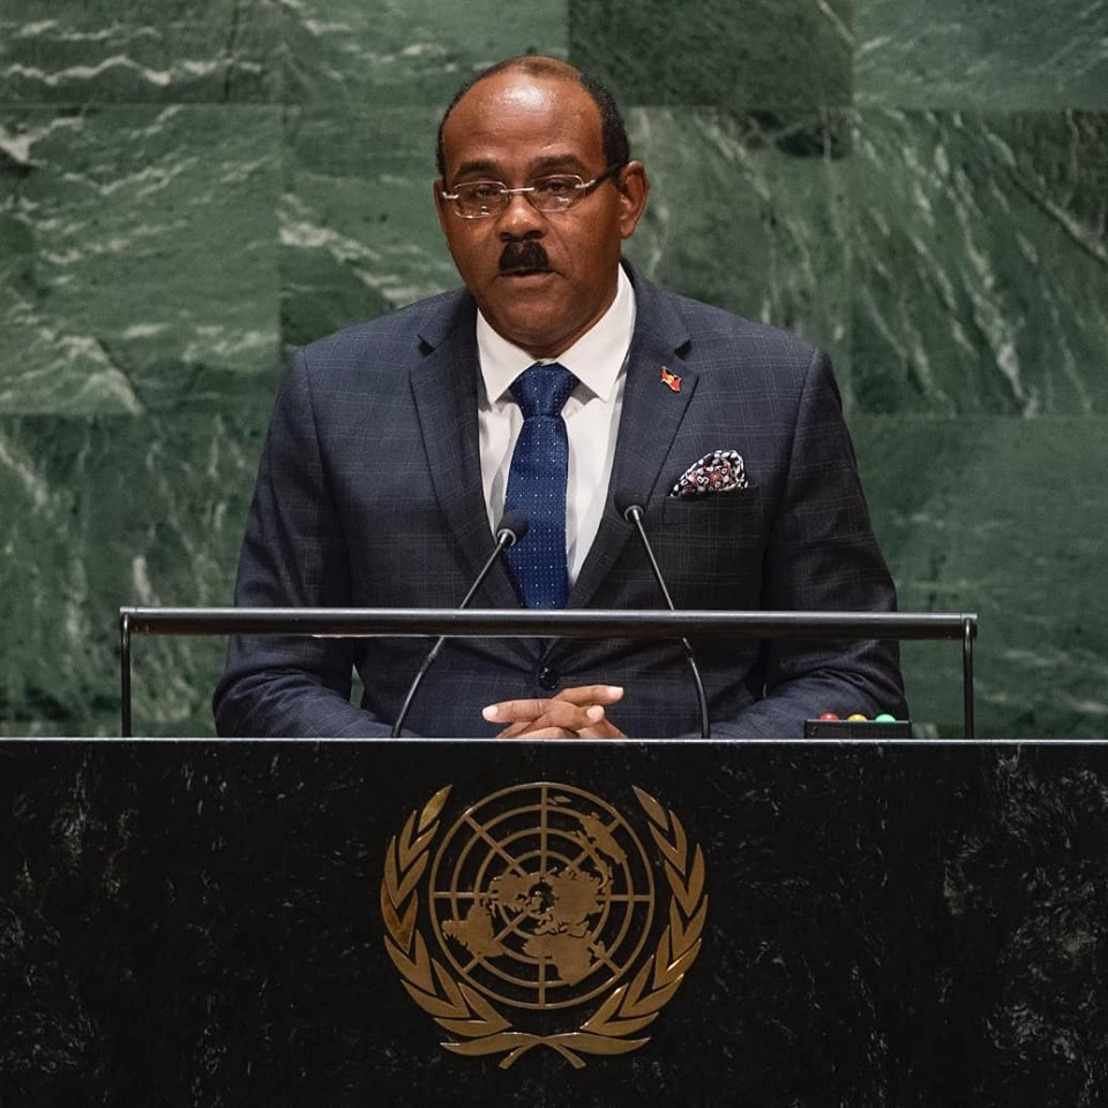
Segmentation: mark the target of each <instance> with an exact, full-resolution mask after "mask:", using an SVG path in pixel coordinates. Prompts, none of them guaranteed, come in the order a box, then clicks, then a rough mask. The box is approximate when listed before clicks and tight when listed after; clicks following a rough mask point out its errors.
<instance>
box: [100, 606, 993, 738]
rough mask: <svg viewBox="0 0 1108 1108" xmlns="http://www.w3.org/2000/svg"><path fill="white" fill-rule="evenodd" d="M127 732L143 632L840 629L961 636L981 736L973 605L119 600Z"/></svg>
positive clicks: (586, 634)
mask: <svg viewBox="0 0 1108 1108" xmlns="http://www.w3.org/2000/svg"><path fill="white" fill-rule="evenodd" d="M119 634H120V691H121V734H122V736H123V737H124V738H130V737H131V722H132V711H131V708H132V704H131V639H132V637H133V636H135V635H168V636H178V635H241V634H250V635H310V636H314V637H319V638H371V637H377V636H384V637H405V636H407V637H425V636H429V635H446V636H449V637H458V638H464V637H479V638H516V637H530V636H535V637H542V638H576V639H594V638H595V639H602V638H619V639H632V640H634V639H680V638H681V637H694V638H746V639H759V640H763V639H788V638H809V639H810V638H829V637H830V638H835V639H850V640H864V639H898V640H908V639H914V640H921V639H924V640H936V641H942V640H946V641H954V642H960V643H961V646H962V696H963V706H964V708H963V713H964V721H965V737H966V738H967V739H972V738H973V737H974V695H973V644H974V640H975V639H976V638H977V615H976V613H969V612H922V613H918V612H917V613H909V612H791V611H790V612H773V611H764V612H761V611H760V612H721V611H676V612H667V611H639V610H635V611H614V610H606V609H590V610H572V611H555V612H550V611H541V612H540V611H529V610H514V609H477V608H470V609H466V610H459V609H456V608H120V610H119Z"/></svg>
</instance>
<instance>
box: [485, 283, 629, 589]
mask: <svg viewBox="0 0 1108 1108" xmlns="http://www.w3.org/2000/svg"><path fill="white" fill-rule="evenodd" d="M634 329H635V292H634V290H633V289H632V287H631V282H630V281H629V280H628V278H627V274H626V273H624V271H623V267H622V266H620V269H619V277H618V279H617V285H616V296H615V299H614V300H613V301H612V304H611V307H609V308H608V310H607V311H606V312H605V313H604V315H603V316H601V317H600V319H598V320H597V322H596V323H595V324H594V325H593V326H592V328H591V329H590V330H588V331H587V332H586V333H585V334H583V335H582V336H581V337H580V338H579V339H578V340H577V341H576V342H575V343H574V344H573V345H572V346H571V347H570V348H569V349H568V350H566V351H565V352H564V353H562V354H560V355H559V356H558V357H557V358H540V359H537V360H538V361H546V362H558V363H559V364H560V365H563V366H565V367H566V369H568V370H569V371H570V373H572V374H573V375H574V376H575V377H576V378H577V379H578V381H580V382H581V383H580V384H579V385H578V386H577V388H575V389H574V390H573V392H572V394H571V395H570V398H569V399H568V400H567V401H566V405H565V407H564V408H563V409H562V418H563V419H564V420H565V424H566V434H567V437H568V438H569V479H568V482H567V485H566V562H567V565H568V569H569V581H570V584H571V585H572V584H573V582H574V581H576V580H577V574H578V573H579V572H580V571H581V566H582V564H583V563H584V561H585V556H586V555H587V554H588V552H589V547H591V546H592V543H593V539H595V538H596V532H597V530H598V529H599V528H600V517H601V516H602V515H603V513H604V503H605V500H606V499H607V494H608V483H609V481H610V480H611V476H612V459H613V458H614V457H615V450H616V435H617V433H618V431H619V416H620V412H621V411H622V409H623V386H624V379H625V373H624V369H625V366H626V362H627V352H628V350H629V349H630V347H631V333H632V332H633V331H634ZM477 352H478V356H479V358H480V361H481V382H482V385H483V388H482V389H481V390H479V391H480V393H481V395H480V396H479V399H478V409H477V424H478V428H479V431H480V440H481V442H480V446H481V484H482V486H483V488H484V493H485V505H486V506H487V508H488V512H489V526H490V527H492V528H495V527H496V525H497V523H499V522H500V517H501V516H502V515H503V513H504V497H505V495H506V493H507V489H508V471H509V469H510V468H511V463H512V451H513V450H514V449H515V445H516V439H517V438H519V430H520V428H521V427H522V426H523V413H522V412H521V411H520V408H519V405H518V404H517V403H516V401H515V399H514V398H513V396H512V394H511V393H510V392H509V391H508V390H509V388H510V387H511V384H512V382H513V381H514V380H515V379H516V378H517V377H518V376H519V375H520V374H521V373H522V372H523V371H524V370H525V369H527V368H528V366H532V365H534V364H535V361H536V359H535V358H533V357H532V356H531V355H530V354H528V353H527V351H526V350H522V349H520V348H519V347H518V346H515V345H513V344H512V343H510V342H508V340H507V339H505V338H503V337H502V336H501V335H498V334H497V333H496V332H495V331H494V330H493V329H492V327H491V326H490V325H489V323H488V321H487V320H486V319H485V317H484V316H483V315H482V314H481V313H480V312H478V313H477Z"/></svg>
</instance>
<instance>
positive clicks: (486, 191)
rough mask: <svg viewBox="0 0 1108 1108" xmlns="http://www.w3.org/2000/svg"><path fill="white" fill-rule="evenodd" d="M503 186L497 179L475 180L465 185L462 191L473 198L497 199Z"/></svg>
mask: <svg viewBox="0 0 1108 1108" xmlns="http://www.w3.org/2000/svg"><path fill="white" fill-rule="evenodd" d="M503 187H504V186H503V185H498V184H497V183H496V182H495V181H475V182H474V183H473V184H472V185H465V186H463V189H462V191H463V192H464V194H465V195H466V196H467V197H468V198H469V199H471V200H495V199H496V198H497V197H498V196H499V195H500V193H501V192H502V191H503Z"/></svg>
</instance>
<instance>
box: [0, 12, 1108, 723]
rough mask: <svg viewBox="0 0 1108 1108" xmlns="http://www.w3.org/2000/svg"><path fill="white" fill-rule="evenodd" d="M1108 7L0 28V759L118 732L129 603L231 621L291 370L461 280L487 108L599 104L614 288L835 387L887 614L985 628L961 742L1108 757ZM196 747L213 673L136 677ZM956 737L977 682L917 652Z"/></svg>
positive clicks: (150, 654) (247, 15)
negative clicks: (957, 615) (689, 316)
mask: <svg viewBox="0 0 1108 1108" xmlns="http://www.w3.org/2000/svg"><path fill="white" fill-rule="evenodd" d="M1106 37H1108V6H1106V5H1105V4H1104V3H1103V2H1100V0H1093V2H1090V0H1055V2H1054V3H1052V4H1050V5H1041V4H1030V3H1026V2H1021V3H1013V2H1012V0H1007V2H1004V3H1001V2H1000V0H981V2H978V3H975V4H972V5H971V4H966V3H964V2H955V0H926V2H925V0H854V2H853V3H852V2H850V0H775V2H774V3H772V4H767V3H764V2H759V3H755V2H752V0H729V2H723V0H715V2H712V0H606V2H600V0H590V2H586V0H561V2H543V3H537V2H535V0H517V2H516V3H514V4H512V5H508V6H505V5H503V4H500V3H493V2H492V0H471V2H470V3H468V4H465V5H453V6H452V5H446V4H443V3H441V2H440V0H404V2H401V0H217V2H213V3H205V4H199V3H195V2H190V0H173V2H172V3H163V4H158V5H151V4H149V3H138V2H137V0H112V2H111V3H109V2H108V0H52V2H51V3H50V4H48V5H42V4H39V3H31V2H30V0H2V2H0V624H2V626H3V629H4V647H3V665H2V667H0V730H2V731H3V732H5V733H9V734H11V733H15V734H19V733H40V734H51V733H58V734H67V733H74V734H79V733H86V734H97V733H103V734H111V733H113V732H114V731H115V729H116V727H117V720H118V717H117V710H118V709H117V691H116V690H117V676H116V671H117V664H118V657H117V647H116V617H115V611H116V609H117V608H118V606H119V605H120V604H174V605H177V604H179V605H192V604H218V603H224V602H226V601H227V599H228V597H229V595H230V590H231V583H232V579H233V574H234V567H235V561H236V555H237V548H238V542H239V539H240V536H241V530H242V524H243V518H244V513H245V510H246V505H247V501H248V497H249V493H250V489H251V486H252V482H253V474H254V468H255V466H256V464H257V457H258V453H259V449H260V444H261V437H262V435H263V434H264V430H265V424H266V422H267V419H268V413H269V408H270V405H271V402H272V396H273V390H274V387H275V384H276V382H277V380H278V378H279V375H280V350H281V347H282V344H284V343H288V342H300V341H304V340H307V339H310V338H313V337H315V336H318V335H320V334H323V333H325V332H327V331H329V330H331V329H333V328H334V327H336V326H338V325H340V324H342V323H344V322H347V321H349V320H353V319H357V318H362V317H365V316H368V315H373V314H376V313H380V312H383V311H387V310H388V309H389V308H390V307H392V306H395V305H398V304H402V303H405V302H407V301H409V300H411V299H414V298H416V297H419V296H422V295H424V294H426V293H429V292H433V291H437V290H439V289H442V288H445V287H448V286H450V285H452V284H453V283H454V275H453V270H452V267H451V265H450V262H449V258H448V256H447V254H446V252H445V250H444V249H443V247H442V245H441V243H440V242H439V236H438V231H437V229H436V226H435V223H434V218H433V214H432V210H431V206H430V193H429V189H430V186H429V180H430V177H431V176H432V169H433V163H432V146H431V137H432V131H433V127H434V124H435V121H436V119H437V115H438V113H439V112H440V110H441V107H442V106H443V104H444V102H445V100H446V99H447V98H448V96H449V94H450V92H451V91H452V89H453V88H454V87H455V85H456V84H457V83H458V82H459V81H460V80H461V79H462V78H463V77H464V76H465V75H466V74H468V73H469V72H471V71H472V70H474V69H475V68H478V67H480V66H482V65H484V64H486V63H488V62H491V61H493V60H496V59H497V58H499V57H502V56H504V55H507V54H510V53H517V52H521V51H525V50H528V49H534V50H538V51H542V52H546V53H552V54H556V55H559V56H562V57H568V58H569V59H570V60H572V61H575V62H578V63H580V64H582V65H584V66H587V67H590V68H592V69H594V70H596V71H597V72H598V73H599V74H600V75H601V76H603V77H604V78H606V79H607V80H608V81H609V82H610V84H611V85H612V86H613V87H614V88H615V90H616V91H617V93H618V94H619V96H620V98H621V101H622V102H623V104H624V105H625V107H626V109H627V115H628V119H629V123H630V125H631V128H632V131H633V137H634V140H635V144H636V147H637V151H638V153H639V154H640V155H641V156H642V157H643V158H644V160H645V161H646V162H647V165H648V167H649V168H650V170H651V172H652V175H653V180H654V192H653V194H652V196H651V206H650V210H649V212H648V215H647V217H646V219H645V221H644V224H643V225H642V227H641V229H640V231H639V233H638V235H637V236H636V238H635V240H634V242H633V244H632V246H631V249H630V254H631V256H632V257H633V258H634V259H635V260H636V262H637V263H638V264H639V265H640V266H641V267H643V268H644V269H645V270H646V271H647V273H648V274H649V275H651V276H652V277H654V278H655V279H657V280H659V281H661V282H662V283H664V284H666V285H668V286H670V287H672V288H674V289H677V290H679V291H682V292H685V293H688V294H690V295H693V296H698V297H701V298H703V299H706V300H711V301H714V302H716V303H718V304H721V305H723V306H725V307H728V308H731V309H733V310H736V311H739V312H742V313H744V314H746V315H751V316H754V317H758V318H762V319H766V320H768V321H770V322H773V323H776V324H779V325H781V326H785V327H789V328H792V329H795V330H798V331H801V332H803V333H805V334H807V335H809V336H811V337H812V338H813V339H815V340H817V341H818V342H820V343H821V344H824V345H826V346H827V347H828V348H829V349H830V350H831V351H832V352H833V354H834V356H835V360H836V364H837V366H838V369H839V374H840V378H841V381H842V385H843V390H844V396H845V400H846V404H847V407H848V413H849V417H850V420H851V424H852V427H853V430H854V433H855V436H856V440H857V445H858V450H859V455H860V458H861V463H862V467H863V471H864V476H865V479H866V482H867V487H868V489H869V492H870V499H871V504H872V508H873V514H874V517H875V524H876V527H877V530H878V533H879V535H880V537H881V539H882V542H883V545H884V547H885V550H886V552H887V554H888V556H889V559H890V561H891V563H892V565H893V569H894V572H895V574H896V577H897V580H898V583H899V586H900V590H901V596H902V605H903V607H905V608H906V609H914V610H928V609H963V608H966V609H969V608H973V609H976V610H978V611H979V612H980V614H981V618H982V634H981V640H980V647H979V650H980V653H979V662H978V676H979V699H978V716H979V730H980V732H981V733H983V734H986V735H993V736H995V735H1014V736H1030V735H1047V736H1088V735H1103V734H1104V733H1105V731H1106V730H1108V720H1106V716H1108V630H1106V628H1108V598H1106V596H1105V593H1106V591H1108V590H1106V585H1108V576H1106V574H1105V570H1104V568H1103V565H1104V560H1105V547H1106V545H1108V544H1106V542H1105V531H1106V527H1105V518H1106V509H1108V491H1106V490H1105V484H1106V481H1105V477H1106V475H1108V433H1106V432H1108V418H1106V411H1108V374H1106V372H1105V371H1106V361H1108V355H1106V351H1108V227H1106V224H1108V51H1106V49H1105V41H1106ZM136 652H137V662H136V683H137V686H138V693H137V697H136V726H137V727H138V729H139V730H140V731H147V732H159V733H208V732H209V731H210V723H209V720H208V708H207V702H208V696H209V692H210V688H211V685H212V683H213V682H214V680H215V678H216V675H217V673H218V670H219V667H220V659H221V646H220V644H218V643H217V642H214V641H204V640H187V641H180V640H178V641H169V640H154V639H144V640H140V641H139V642H138V643H137V645H136ZM906 662H907V668H908V680H909V691H910V695H911V697H912V700H913V704H914V713H913V714H914V716H915V718H916V719H917V721H919V723H920V724H921V725H922V726H923V727H924V728H925V729H926V730H927V732H928V733H939V734H944V733H956V731H957V728H958V725H959V720H960V696H959V691H958V686H957V681H958V677H959V660H958V655H957V651H956V650H955V648H953V647H952V646H949V645H937V644H920V645H912V646H910V647H909V648H908V649H907V650H906Z"/></svg>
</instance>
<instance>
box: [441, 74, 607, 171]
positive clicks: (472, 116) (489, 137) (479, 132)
mask: <svg viewBox="0 0 1108 1108" xmlns="http://www.w3.org/2000/svg"><path fill="white" fill-rule="evenodd" d="M544 117H545V118H544ZM559 137H562V138H563V139H569V140H570V141H569V142H566V141H563V142H561V143H557V145H558V146H559V148H560V149H559V150H558V151H556V152H555V153H551V151H550V150H549V145H550V143H551V142H557V139H558V138H559ZM524 139H526V143H524V141H523V140H524ZM594 140H595V141H600V140H601V124H600V112H599V110H598V108H597V107H596V104H595V103H594V101H593V99H592V97H591V96H590V95H589V94H588V92H587V91H586V89H585V88H584V86H583V85H582V84H581V83H580V82H579V81H577V80H576V79H575V78H574V77H573V75H572V71H567V73H566V74H565V75H564V76H563V75H561V74H556V75H555V74H545V73H543V74H533V73H529V72H527V71H525V70H518V71H517V70H506V71H504V72H501V73H496V74H493V75H492V76H490V77H486V78H485V79H483V80H481V81H478V82H477V84H475V85H474V86H473V87H472V88H471V89H470V90H469V91H468V92H467V93H466V94H465V96H463V97H462V99H461V100H459V101H458V103H457V105H456V106H455V107H454V109H453V111H452V112H451V113H450V117H449V118H448V119H447V121H446V125H445V127H444V128H443V144H444V147H446V149H447V152H448V155H449V154H453V155H455V156H461V157H464V158H465V159H466V162H467V163H468V162H469V161H470V160H471V158H470V154H471V153H472V154H473V156H474V157H480V156H481V155H480V154H479V153H478V152H477V151H472V150H471V148H472V147H473V146H476V147H483V146H488V147H489V148H490V149H491V147H493V146H496V145H498V143H499V142H500V141H504V142H507V143H510V145H512V146H513V147H514V148H520V154H521V155H522V156H523V157H524V158H526V157H527V156H528V152H529V153H530V156H532V157H534V158H539V157H543V156H546V157H551V158H553V157H554V156H556V154H558V155H560V154H562V153H563V149H562V148H564V154H565V155H566V156H568V157H572V156H574V155H576V154H579V153H581V151H580V150H578V149H577V148H578V147H580V146H581V145H583V144H586V143H591V142H592V141H594ZM571 146H572V149H570V148H569V147H571ZM524 147H526V149H524Z"/></svg>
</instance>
